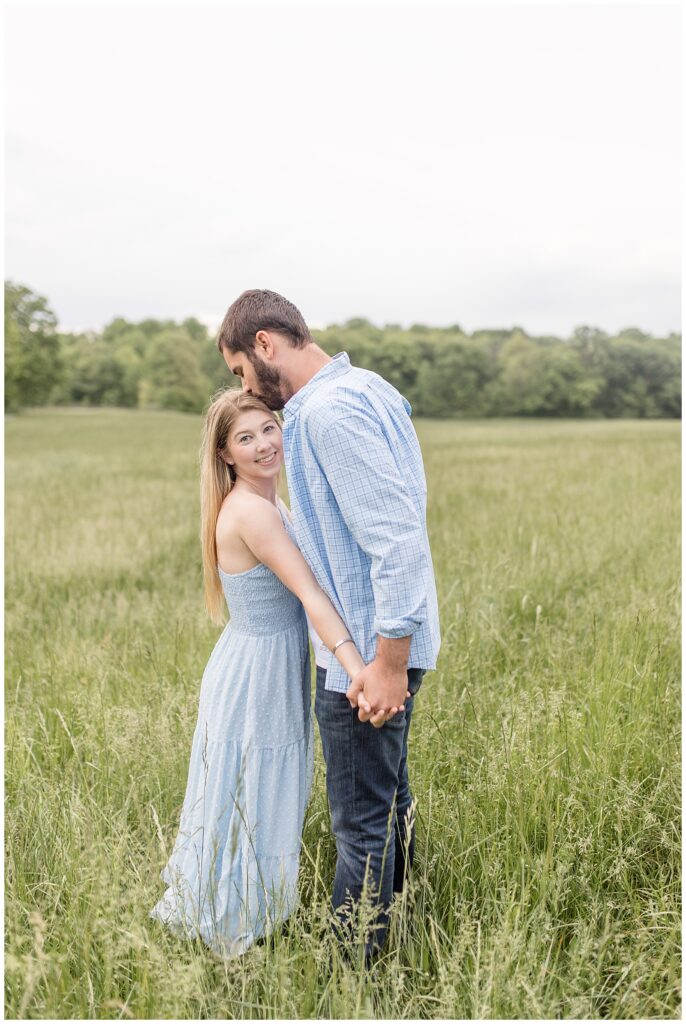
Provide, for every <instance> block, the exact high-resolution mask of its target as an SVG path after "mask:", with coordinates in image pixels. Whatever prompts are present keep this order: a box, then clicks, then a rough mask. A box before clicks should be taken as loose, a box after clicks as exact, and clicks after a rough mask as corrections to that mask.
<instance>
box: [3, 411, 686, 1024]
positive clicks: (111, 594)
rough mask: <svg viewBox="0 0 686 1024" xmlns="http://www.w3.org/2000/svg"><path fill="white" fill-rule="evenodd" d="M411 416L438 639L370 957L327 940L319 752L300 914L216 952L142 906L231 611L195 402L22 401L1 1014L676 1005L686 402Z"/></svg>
mask: <svg viewBox="0 0 686 1024" xmlns="http://www.w3.org/2000/svg"><path fill="white" fill-rule="evenodd" d="M418 428H419V432H420V437H421V441H422V445H423V449H424V453H425V461H426V467H427V476H428V481H429V492H430V507H429V527H430V534H431V539H432V548H433V554H434V561H435V566H436V572H437V578H438V585H439V598H440V602H441V616H442V625H443V648H442V652H441V657H440V664H439V666H438V669H437V671H436V672H435V673H433V674H431V675H429V676H427V678H426V680H425V682H424V685H423V687H422V690H421V692H420V695H419V696H418V698H417V702H416V710H415V717H414V720H413V727H412V736H411V752H410V762H411V763H410V770H411V777H412V779H413V786H414V791H415V796H416V797H417V801H418V808H417V821H418V825H417V827H418V844H417V859H416V864H415V870H414V874H413V877H412V880H411V883H410V886H409V888H408V890H407V892H406V894H405V896H404V898H403V900H402V901H401V902H400V903H399V904H398V905H397V906H396V907H395V908H394V911H393V919H392V928H391V934H390V940H389V943H388V946H387V949H386V951H385V954H384V956H383V957H382V958H381V959H380V960H379V962H378V963H377V964H376V965H375V966H374V968H373V969H372V970H371V971H370V972H368V973H366V972H364V971H361V970H358V969H356V968H355V967H353V966H350V965H349V964H348V963H347V961H346V960H344V959H343V958H342V957H341V956H340V953H339V950H338V948H337V947H336V945H335V943H334V942H333V940H332V937H331V934H330V929H329V917H328V913H329V912H328V901H329V896H330V890H331V882H332V875H333V865H334V852H335V851H334V843H333V839H332V837H331V833H330V823H329V814H328V808H327V804H326V795H325V789H324V771H323V764H322V760H321V755H320V754H319V753H318V755H317V767H316V775H315V784H314V791H313V797H312V801H311V804H310V807H309V810H308V814H307V819H306V826H305V834H304V851H303V856H302V867H301V896H302V899H301V905H300V908H299V910H298V912H297V913H296V915H295V916H294V917H293V918H292V919H291V920H290V921H289V923H288V924H287V925H286V927H285V928H284V930H283V931H281V932H279V933H278V934H277V935H275V936H274V937H273V938H272V939H270V940H269V941H267V942H264V943H261V944H259V945H258V946H256V947H254V948H253V949H252V950H251V951H250V952H249V953H248V954H247V955H246V956H245V957H244V958H242V959H241V960H237V961H231V962H223V961H220V960H218V959H217V958H215V957H214V956H213V955H212V954H210V953H209V952H208V951H207V950H206V949H205V948H204V947H203V946H202V945H200V944H199V943H194V942H188V941H183V940H179V939H176V938H174V937H172V936H170V935H168V934H167V933H166V932H165V931H164V930H162V929H161V928H160V927H159V926H158V925H156V924H155V923H154V922H152V921H150V920H149V919H148V916H147V913H148V910H149V908H150V907H151V906H152V905H153V903H154V902H155V901H156V900H157V899H158V898H159V896H160V895H161V892H162V889H163V886H162V883H161V881H160V878H159V871H160V868H161V866H162V864H163V863H164V861H165V859H166V857H167V855H168V853H169V850H170V845H171V843H172V842H173V839H174V836H175V833H176V829H177V826H178V814H179V809H180V805H181V801H182V799H183V793H184V788H185V781H186V771H187V765H188V756H189V752H190V743H191V736H192V731H193V727H194V721H195V714H196V709H197V697H198V686H199V680H200V677H201V674H202V670H203V668H204V664H205V661H206V659H207V657H208V655H209V652H210V650H211V648H212V645H213V643H214V640H215V639H216V636H217V630H216V629H215V628H214V627H213V626H212V625H211V623H209V622H208V620H207V618H206V616H205V614H204V611H203V606H202V585H201V570H200V553H199V546H198V538H197V533H198V507H197V486H196V451H197V446H198V438H199V420H198V419H196V418H194V417H188V416H183V415H178V414H161V413H160V414H154V413H132V412H123V411H122V412H119V411H106V410H98V411H93V412H79V413H74V412H69V411H60V412H54V411H44V412H39V413H31V414H28V415H24V416H21V417H19V418H16V419H13V420H9V421H8V422H7V428H6V435H7V481H6V484H7V498H6V524H7V540H6V593H7V609H6V659H7V667H6V669H7V670H6V703H5V707H6V796H7V811H6V819H5V835H6V843H7V853H6V871H7V888H6V901H5V910H6V931H7V938H6V949H7V955H6V976H7V992H6V1014H7V1016H9V1017H34V1018H46V1017H76V1018H79V1017H99V1018H100V1017H102V1018H105V1017H109V1018H120V1017H123V1018H146V1017H160V1018H172V1017H176V1018H207V1017H216V1018H240V1017H243V1018H246V1017H247V1018H271V1017H281V1018H290V1017H299V1018H314V1017H324V1018H373V1017H379V1018H381V1017H385V1018H418V1017H419V1018H489V1017H505V1018H529V1017H608V1018H609V1017H614V1018H618V1017H621V1018H633V1019H636V1018H641V1017H676V1016H678V1014H679V987H680V966H679V956H680V870H679V866H680V836H679V822H680V815H679V802H680V793H679V777H680V731H679V726H680V712H679V675H680V673H679V646H678V637H679V616H680V603H679V588H678V584H679V557H678V556H679V534H678V530H679V497H678V495H679V478H678V457H679V426H678V425H677V424H675V423H662V422H652V423H634V422H616V421H615V422H612V423H571V422H570V423H555V424H551V423H549V422H538V423H532V422H489V423H429V422H420V423H419V425H418Z"/></svg>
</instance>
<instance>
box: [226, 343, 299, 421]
mask: <svg viewBox="0 0 686 1024" xmlns="http://www.w3.org/2000/svg"><path fill="white" fill-rule="evenodd" d="M222 355H223V356H224V362H225V363H226V365H227V366H228V368H229V369H230V370H231V372H232V373H235V375H236V376H237V377H239V378H240V381H241V385H242V387H243V390H244V391H246V392H247V393H248V394H249V395H254V396H255V398H261V399H262V401H263V402H264V404H265V405H266V406H267V407H268V408H269V409H273V410H275V411H276V410H277V409H283V407H284V405H285V404H286V402H287V401H288V399H289V398H291V397H292V395H293V391H292V389H291V388H289V387H288V384H287V382H286V381H285V379H284V376H283V374H282V373H281V372H280V371H279V370H278V369H277V368H276V367H275V366H270V365H269V364H268V363H265V361H264V360H263V359H262V358H261V357H260V356H259V355H258V353H257V352H256V351H255V352H254V353H253V358H252V359H250V357H249V356H248V355H247V354H246V353H245V352H230V351H229V350H228V349H223V350H222Z"/></svg>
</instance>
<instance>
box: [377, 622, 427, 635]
mask: <svg viewBox="0 0 686 1024" xmlns="http://www.w3.org/2000/svg"><path fill="white" fill-rule="evenodd" d="M420 626H421V622H419V621H418V620H417V619H374V632H375V633H378V635H379V636H385V637H387V638H388V639H389V640H399V639H400V638H401V637H403V636H412V634H413V633H416V632H417V630H418V629H419V627H420Z"/></svg>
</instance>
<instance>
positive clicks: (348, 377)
mask: <svg viewBox="0 0 686 1024" xmlns="http://www.w3.org/2000/svg"><path fill="white" fill-rule="evenodd" d="M283 412H284V427H283V446H284V454H285V462H286V472H287V474H288V489H289V494H290V499H291V509H292V512H293V525H294V527H295V533H296V537H297V540H298V544H299V546H300V550H301V551H302V553H303V555H304V557H305V559H306V560H307V562H308V563H309V565H310V568H311V569H312V572H313V573H314V575H315V577H316V578H317V581H318V583H319V585H320V586H321V587H322V589H323V590H324V591H325V592H326V593H327V594H328V596H329V598H330V599H331V601H332V602H333V604H334V605H335V607H336V609H337V611H338V612H339V614H340V615H341V617H342V619H343V621H344V622H345V623H346V625H347V626H348V629H349V630H350V635H351V636H352V638H353V640H354V641H355V644H356V645H357V648H358V650H359V651H360V654H361V655H362V657H363V658H364V660H365V661H366V662H369V661H371V660H372V659H373V657H374V654H375V652H376V635H377V634H381V636H386V637H401V636H409V635H411V636H412V642H411V647H410V659H409V663H408V667H409V668H423V669H431V668H435V666H436V657H437V655H438V649H439V646H440V631H439V622H438V602H437V599H436V583H435V580H434V572H433V565H432V563H431V552H430V550H429V539H428V536H427V532H426V479H425V476H424V466H423V463H422V455H421V451H420V448H419V441H418V440H417V435H416V433H415V430H414V427H413V426H412V422H411V420H410V415H409V414H410V412H411V408H410V404H409V402H408V401H407V400H406V399H405V398H403V396H402V395H401V394H400V393H399V392H398V391H396V389H395V388H394V387H392V385H390V384H389V383H388V382H387V381H385V380H384V379H383V378H382V377H379V375H378V374H376V373H372V372H371V371H369V370H363V369H360V368H359V367H357V366H351V364H350V360H349V359H348V356H347V354H346V353H345V352H341V353H339V354H338V355H337V356H335V357H334V359H333V360H332V361H331V362H330V363H327V364H326V366H324V367H323V368H322V369H321V370H320V371H319V373H317V374H315V376H314V377H313V378H312V380H310V381H309V382H308V383H307V384H306V385H305V387H303V388H301V389H300V391H298V392H297V393H296V394H295V395H294V396H293V397H292V398H291V399H290V401H289V402H288V403H287V404H286V406H285V407H284V411H283ZM348 686H349V680H348V677H347V676H346V674H345V671H344V670H343V668H342V667H341V666H340V665H339V663H338V661H337V660H336V659H335V658H333V657H332V658H331V661H330V665H329V670H328V672H327V676H326V688H327V690H336V691H338V692H345V691H346V690H347V688H348Z"/></svg>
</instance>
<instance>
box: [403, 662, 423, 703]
mask: <svg viewBox="0 0 686 1024" xmlns="http://www.w3.org/2000/svg"><path fill="white" fill-rule="evenodd" d="M424 675H425V670H424V669H423V668H408V670H407V688H408V690H409V691H410V693H411V694H412V696H413V697H414V696H415V694H416V693H417V691H418V690H419V687H420V686H421V685H422V680H423V679H424Z"/></svg>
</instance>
